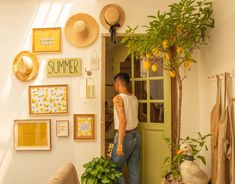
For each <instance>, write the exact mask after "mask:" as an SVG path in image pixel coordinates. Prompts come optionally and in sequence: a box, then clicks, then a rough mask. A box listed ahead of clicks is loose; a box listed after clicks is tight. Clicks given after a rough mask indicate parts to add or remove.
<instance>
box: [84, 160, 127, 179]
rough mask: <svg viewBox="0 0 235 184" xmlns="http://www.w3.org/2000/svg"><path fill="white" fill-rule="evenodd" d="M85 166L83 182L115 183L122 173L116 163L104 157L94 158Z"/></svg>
mask: <svg viewBox="0 0 235 184" xmlns="http://www.w3.org/2000/svg"><path fill="white" fill-rule="evenodd" d="M83 167H84V168H85V171H84V173H83V174H82V176H81V183H82V184H114V183H116V182H117V179H118V178H119V177H120V176H121V175H122V173H121V172H119V171H117V170H116V165H115V164H113V163H112V162H111V160H109V159H105V158H104V157H100V158H93V159H92V160H91V161H90V162H88V163H86V164H84V165H83Z"/></svg>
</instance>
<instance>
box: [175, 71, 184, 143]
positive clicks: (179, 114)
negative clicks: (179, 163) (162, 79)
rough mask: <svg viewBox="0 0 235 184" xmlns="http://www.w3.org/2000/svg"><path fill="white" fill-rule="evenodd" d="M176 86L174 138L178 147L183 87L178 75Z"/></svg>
mask: <svg viewBox="0 0 235 184" xmlns="http://www.w3.org/2000/svg"><path fill="white" fill-rule="evenodd" d="M177 86H178V89H177V90H178V95H177V101H178V103H177V106H178V108H177V121H176V122H177V129H176V132H177V134H176V135H177V136H176V145H177V146H179V144H180V138H181V108H182V89H183V85H182V79H181V77H180V76H179V75H177Z"/></svg>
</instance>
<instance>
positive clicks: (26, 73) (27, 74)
mask: <svg viewBox="0 0 235 184" xmlns="http://www.w3.org/2000/svg"><path fill="white" fill-rule="evenodd" d="M38 68H39V62H38V59H37V57H36V56H35V55H34V54H33V53H32V52H29V51H22V52H20V53H19V54H17V56H16V57H15V60H14V63H13V72H14V74H15V76H16V77H17V78H18V79H19V80H21V81H30V80H33V79H34V78H36V76H37V75H38Z"/></svg>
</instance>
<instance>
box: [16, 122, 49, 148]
mask: <svg viewBox="0 0 235 184" xmlns="http://www.w3.org/2000/svg"><path fill="white" fill-rule="evenodd" d="M14 123H15V124H14V126H15V127H14V131H15V132H14V145H15V150H51V120H50V119H26V120H15V121H14Z"/></svg>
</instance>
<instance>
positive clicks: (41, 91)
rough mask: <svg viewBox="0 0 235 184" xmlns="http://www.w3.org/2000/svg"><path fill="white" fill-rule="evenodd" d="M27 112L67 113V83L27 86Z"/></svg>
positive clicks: (32, 113)
mask: <svg viewBox="0 0 235 184" xmlns="http://www.w3.org/2000/svg"><path fill="white" fill-rule="evenodd" d="M29 114H31V115H34V114H68V85H66V84H61V85H59V84H58V85H43V86H29Z"/></svg>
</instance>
